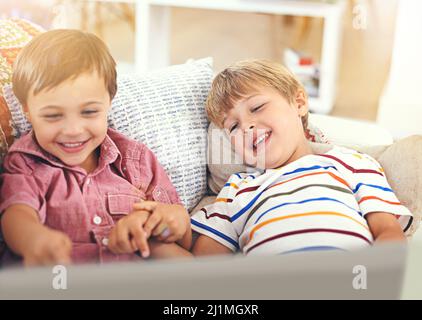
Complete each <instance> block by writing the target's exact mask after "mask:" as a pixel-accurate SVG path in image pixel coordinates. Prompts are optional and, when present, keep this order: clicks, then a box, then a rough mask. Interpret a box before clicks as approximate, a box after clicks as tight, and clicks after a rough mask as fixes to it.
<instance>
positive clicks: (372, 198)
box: [358, 196, 401, 205]
mask: <svg viewBox="0 0 422 320" xmlns="http://www.w3.org/2000/svg"><path fill="white" fill-rule="evenodd" d="M366 200H379V201H382V202H386V203H389V204H395V205H401V203H400V202H393V201H388V200H384V199H381V198H378V197H375V196H368V197H363V198H362V199H360V200H359V201H358V204H361V203H362V202H364V201H366Z"/></svg>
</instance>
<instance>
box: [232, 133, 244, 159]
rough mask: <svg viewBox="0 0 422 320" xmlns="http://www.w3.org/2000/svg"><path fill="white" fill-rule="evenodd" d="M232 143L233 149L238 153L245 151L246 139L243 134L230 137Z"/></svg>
mask: <svg viewBox="0 0 422 320" xmlns="http://www.w3.org/2000/svg"><path fill="white" fill-rule="evenodd" d="M230 143H231V145H232V147H233V149H234V150H235V151H236V153H238V154H243V153H244V141H243V136H242V135H234V136H231V137H230Z"/></svg>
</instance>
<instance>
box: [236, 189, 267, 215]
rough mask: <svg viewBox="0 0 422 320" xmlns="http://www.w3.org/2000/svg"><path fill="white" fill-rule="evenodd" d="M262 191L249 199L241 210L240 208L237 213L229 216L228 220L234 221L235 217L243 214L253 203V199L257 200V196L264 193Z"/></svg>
mask: <svg viewBox="0 0 422 320" xmlns="http://www.w3.org/2000/svg"><path fill="white" fill-rule="evenodd" d="M264 191H265V190H264ZM264 191H261V192H260V193H259V194H258V195H256V196H255V197H254V198H253V199H252V200H251V202H249V203H248V204H247V205H246V206H245V207H243V208H242V210H240V211H239V212H238V213H236V214H235V215H233V217H231V218H230V221H231V222H233V221H236V219H237V218H239V217H240V216H241V215H242V214H244V213H245V212H246V211H248V210H249V208H250V207H252V206H253V204H254V203H255V201H256V200H258V198H259V197H260V196H261V194H263V193H264Z"/></svg>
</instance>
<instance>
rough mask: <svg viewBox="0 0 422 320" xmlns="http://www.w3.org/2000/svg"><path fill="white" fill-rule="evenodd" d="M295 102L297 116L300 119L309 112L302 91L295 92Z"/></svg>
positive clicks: (306, 99) (306, 100) (304, 94)
mask: <svg viewBox="0 0 422 320" xmlns="http://www.w3.org/2000/svg"><path fill="white" fill-rule="evenodd" d="M295 102H296V107H297V111H298V115H299V116H300V117H303V116H305V115H306V114H307V113H308V111H309V110H308V98H307V96H306V93H305V92H304V91H303V90H302V89H299V90H298V91H297V92H296V97H295Z"/></svg>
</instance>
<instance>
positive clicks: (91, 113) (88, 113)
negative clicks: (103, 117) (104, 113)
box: [82, 110, 98, 116]
mask: <svg viewBox="0 0 422 320" xmlns="http://www.w3.org/2000/svg"><path fill="white" fill-rule="evenodd" d="M96 113H98V110H84V111H82V114H83V115H85V116H91V115H94V114H96Z"/></svg>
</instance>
